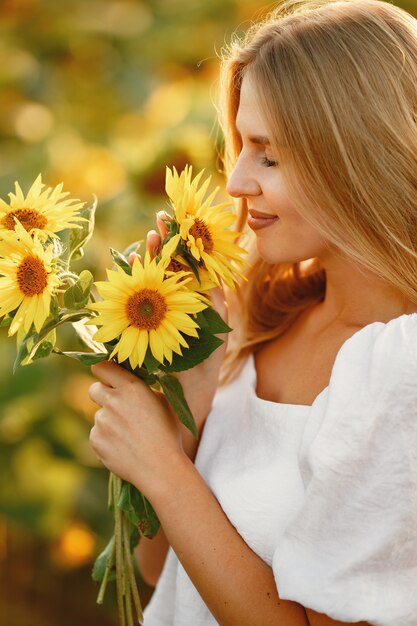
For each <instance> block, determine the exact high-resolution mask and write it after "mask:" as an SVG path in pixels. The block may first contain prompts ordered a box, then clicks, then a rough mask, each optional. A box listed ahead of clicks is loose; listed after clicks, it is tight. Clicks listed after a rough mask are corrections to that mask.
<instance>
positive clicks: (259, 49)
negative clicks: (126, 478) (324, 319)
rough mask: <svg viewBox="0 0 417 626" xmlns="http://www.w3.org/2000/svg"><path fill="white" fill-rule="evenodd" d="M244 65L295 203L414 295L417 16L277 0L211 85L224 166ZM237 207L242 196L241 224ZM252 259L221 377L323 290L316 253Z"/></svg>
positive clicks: (233, 153)
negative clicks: (217, 98) (298, 258)
mask: <svg viewBox="0 0 417 626" xmlns="http://www.w3.org/2000/svg"><path fill="white" fill-rule="evenodd" d="M246 74H250V77H251V83H252V84H254V85H255V88H256V91H257V95H258V101H259V106H260V109H261V112H262V115H263V119H264V120H265V123H266V126H267V128H268V131H269V133H270V137H271V144H272V147H273V150H274V153H275V154H276V155H277V157H278V161H279V160H280V159H279V156H280V147H279V144H281V145H282V144H283V145H284V146H285V148H286V152H285V154H286V157H285V159H284V160H283V164H282V175H283V177H284V179H285V181H286V184H287V188H288V190H289V194H290V197H291V200H292V202H293V204H294V206H295V208H296V210H298V211H299V212H300V213H301V214H302V215H303V217H304V218H305V219H306V220H308V221H309V222H310V223H311V224H312V225H313V226H314V227H315V228H316V229H317V230H318V231H319V232H320V234H321V235H322V236H323V237H324V238H325V239H327V240H328V242H329V244H330V245H333V246H334V247H335V248H336V250H340V251H342V252H343V254H344V255H347V256H348V257H350V258H351V259H352V261H354V262H355V264H356V265H357V266H359V267H360V266H363V267H364V268H366V269H367V270H371V271H372V272H373V273H375V274H376V275H377V276H379V277H380V278H382V279H384V280H385V281H386V282H387V283H389V284H390V285H392V286H394V287H396V288H397V289H398V290H399V291H400V292H402V294H404V296H405V297H406V298H407V299H409V300H411V301H413V302H416V303H417V20H416V19H414V18H413V17H411V15H409V14H408V13H407V12H406V11H404V10H402V9H400V8H398V7H396V6H394V5H392V4H389V3H387V2H384V1H382V0H287V1H285V2H283V3H280V5H279V6H278V7H277V8H276V9H275V10H274V11H273V12H272V13H270V14H269V16H268V17H267V18H266V19H265V20H264V21H262V22H261V23H259V24H256V25H254V26H253V27H252V28H250V29H249V31H248V33H247V35H246V37H245V38H244V40H243V41H239V40H238V39H237V38H235V39H234V41H233V42H232V44H231V45H230V46H229V48H228V49H227V51H226V52H225V54H224V58H223V64H222V72H221V81H220V91H219V93H220V94H221V96H222V98H223V100H222V101H221V102H220V106H219V109H220V123H221V126H222V129H223V133H224V137H225V166H226V171H227V173H229V172H230V171H231V169H232V168H233V166H234V163H235V162H236V159H237V156H238V154H239V152H240V150H241V143H240V139H239V135H238V133H237V132H236V128H235V119H236V114H237V109H238V106H239V97H240V85H241V81H242V78H243V76H244V75H246ZM288 155H290V156H289V157H288ZM280 167H281V165H280ZM246 213H247V209H246V202H245V200H241V201H239V224H238V229H239V230H241V229H242V228H243V227H244V223H245V218H246ZM252 261H253V263H252V267H251V268H250V270H249V271H248V279H249V280H248V282H247V283H246V284H243V286H242V287H241V289H240V293H239V298H238V299H237V300H235V301H232V304H233V306H232V307H231V312H232V319H231V324H232V325H233V324H234V320H235V319H236V320H239V332H238V333H237V337H236V338H235V341H234V342H233V345H232V349H231V350H229V355H228V358H227V359H226V372H228V376H229V375H230V374H231V373H232V372H233V367H232V366H235V365H236V363H238V362H239V361H241V357H243V356H245V355H246V354H248V353H249V352H252V351H255V350H256V349H257V348H259V347H260V346H261V345H262V344H263V343H264V342H265V341H268V340H270V339H272V338H274V337H278V336H279V335H281V334H282V333H283V332H284V331H285V330H286V329H287V328H288V327H289V326H290V325H291V324H292V322H293V321H294V319H295V318H296V317H297V316H298V315H299V314H300V313H301V312H302V311H303V310H304V309H305V308H306V307H307V306H309V305H311V304H312V303H314V302H319V301H321V300H323V298H324V294H325V289H326V276H325V272H324V270H323V269H321V268H320V265H319V262H318V260H317V259H311V260H310V262H309V263H306V262H302V263H281V264H278V265H268V264H266V263H265V262H264V261H262V260H261V259H260V258H259V257H257V255H256V253H255V252H253V253H252ZM234 369H236V368H234Z"/></svg>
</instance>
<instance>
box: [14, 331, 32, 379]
mask: <svg viewBox="0 0 417 626" xmlns="http://www.w3.org/2000/svg"><path fill="white" fill-rule="evenodd" d="M30 339H32V335H29V334H27V335H26V336H25V338H24V339H23V341H22V342H21V343H20V344H19V349H18V351H17V355H16V358H15V361H14V363H13V374H15V373H16V370H17V368H18V367H19V366H20V365H22V364H23V361H25V359H27V358H28V356H29V349H30V347H31V346H32V344H31V343H30Z"/></svg>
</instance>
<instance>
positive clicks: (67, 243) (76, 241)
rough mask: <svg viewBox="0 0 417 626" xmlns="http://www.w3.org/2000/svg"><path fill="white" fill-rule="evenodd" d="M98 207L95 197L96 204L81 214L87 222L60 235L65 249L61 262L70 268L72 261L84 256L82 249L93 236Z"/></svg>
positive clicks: (82, 210)
mask: <svg viewBox="0 0 417 626" xmlns="http://www.w3.org/2000/svg"><path fill="white" fill-rule="evenodd" d="M96 207H97V198H96V197H94V202H93V203H92V204H90V205H88V206H86V207H84V208H83V209H81V211H80V212H79V215H80V217H83V218H84V219H85V222H81V223H80V227H79V228H68V229H66V230H64V231H62V233H60V239H61V241H62V243H63V247H64V249H63V252H62V255H61V261H63V262H64V263H65V264H66V265H67V266H69V264H70V262H71V260H76V259H77V258H78V259H79V258H81V257H82V256H83V251H82V248H83V246H85V244H86V243H87V242H88V240H89V239H90V238H91V236H92V234H93V230H94V220H95V211H96Z"/></svg>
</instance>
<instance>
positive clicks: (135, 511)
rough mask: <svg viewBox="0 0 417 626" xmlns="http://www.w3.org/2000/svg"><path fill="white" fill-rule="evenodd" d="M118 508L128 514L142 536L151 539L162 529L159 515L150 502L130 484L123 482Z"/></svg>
mask: <svg viewBox="0 0 417 626" xmlns="http://www.w3.org/2000/svg"><path fill="white" fill-rule="evenodd" d="M117 506H118V507H119V509H121V510H122V511H124V512H125V513H126V515H127V517H128V519H129V522H130V523H131V524H132V526H134V527H136V528H139V530H140V532H141V534H142V535H144V536H145V537H149V538H150V537H153V536H154V535H155V534H156V533H157V531H158V529H159V527H160V522H159V519H158V516H157V514H156V513H155V511H154V509H153V507H152V505H151V503H150V502H149V500H147V499H146V498H145V496H144V495H143V494H142V493H141V492H140V491H138V490H137V489H136V488H135V487H134V486H133V485H131V484H130V483H127V482H123V485H122V491H121V493H120V499H119V502H118V503H117ZM131 539H132V537H131ZM133 539H134V537H133ZM137 539H139V537H138V538H137Z"/></svg>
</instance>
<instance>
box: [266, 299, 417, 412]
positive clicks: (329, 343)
mask: <svg viewBox="0 0 417 626" xmlns="http://www.w3.org/2000/svg"><path fill="white" fill-rule="evenodd" d="M406 312H407V313H416V312H417V305H415V304H414V305H413V304H410V307H409V308H408V310H407V311H406ZM399 315H400V313H399ZM380 317H381V319H380V321H384V322H387V321H389V319H390V317H389V316H388V317H386V316H384V315H381V316H380ZM392 317H395V316H392ZM372 321H378V320H374V319H371V320H368V321H367V322H366V323H360V324H359V323H356V324H355V323H352V324H346V323H343V322H341V321H338V320H335V321H332V322H331V323H327V322H326V320H325V319H324V318H323V316H321V312H320V307H317V305H313V306H311V307H308V308H307V309H306V310H305V311H303V312H302V313H301V314H300V315H299V316H298V317H297V319H296V320H295V322H294V323H293V324H292V325H291V326H290V328H288V329H287V330H286V331H285V332H284V333H283V334H282V335H280V336H279V337H278V338H277V339H274V340H272V341H270V342H269V343H268V344H266V345H264V346H263V347H262V348H261V349H260V350H259V351H258V352H257V353H256V354H255V365H256V372H257V394H258V396H259V397H260V398H263V399H265V400H270V401H272V402H281V403H285V404H296V405H311V404H312V403H313V402H314V400H315V398H316V397H317V396H318V395H319V394H320V393H321V391H323V389H325V388H326V387H327V386H328V384H329V380H330V375H331V372H332V368H333V365H334V362H335V360H336V357H337V354H338V352H339V351H340V349H341V347H342V346H343V344H344V343H345V342H346V341H347V340H348V339H349V338H350V337H352V335H354V334H355V333H356V332H357V331H358V330H360V329H361V328H363V327H364V326H365V325H366V324H367V323H370V322H372Z"/></svg>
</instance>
